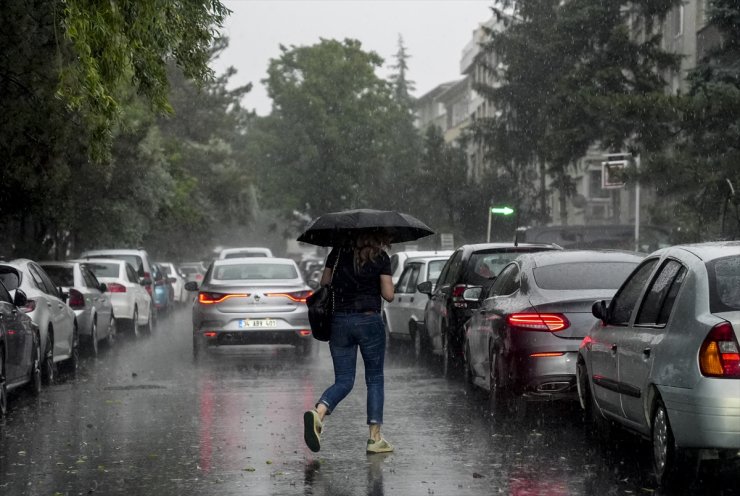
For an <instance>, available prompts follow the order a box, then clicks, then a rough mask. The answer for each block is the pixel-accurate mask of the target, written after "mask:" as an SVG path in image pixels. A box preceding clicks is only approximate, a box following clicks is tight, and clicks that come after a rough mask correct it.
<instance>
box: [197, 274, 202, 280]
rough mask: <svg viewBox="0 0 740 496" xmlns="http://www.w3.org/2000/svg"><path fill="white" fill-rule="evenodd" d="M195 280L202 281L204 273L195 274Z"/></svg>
mask: <svg viewBox="0 0 740 496" xmlns="http://www.w3.org/2000/svg"><path fill="white" fill-rule="evenodd" d="M195 280H196V281H202V280H203V274H195Z"/></svg>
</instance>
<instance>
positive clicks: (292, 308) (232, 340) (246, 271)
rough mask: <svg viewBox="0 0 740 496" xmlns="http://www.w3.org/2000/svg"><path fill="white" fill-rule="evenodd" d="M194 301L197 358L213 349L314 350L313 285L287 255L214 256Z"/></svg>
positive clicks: (196, 288) (192, 286)
mask: <svg viewBox="0 0 740 496" xmlns="http://www.w3.org/2000/svg"><path fill="white" fill-rule="evenodd" d="M185 288H186V289H188V290H189V291H198V296H197V298H196V299H195V302H194V303H193V356H194V357H196V358H197V357H198V356H199V354H200V353H201V351H203V350H205V349H206V348H209V347H214V346H224V345H239V344H242V345H243V344H289V345H294V346H295V347H296V350H297V351H298V352H299V354H308V353H310V350H311V344H312V337H311V327H310V325H309V323H308V307H307V306H306V298H307V297H308V296H310V295H311V289H310V288H309V287H308V286H307V285H306V282H305V281H304V280H303V278H302V277H301V275H300V273H299V271H298V266H297V265H296V263H295V262H294V261H293V260H290V259H287V258H267V257H265V258H231V259H225V260H216V261H215V262H213V265H212V266H211V267H210V269H209V270H208V272H207V273H206V275H205V276H204V278H203V284H202V285H200V286H198V284H197V283H196V282H195V281H191V282H189V283H187V284H186V286H185Z"/></svg>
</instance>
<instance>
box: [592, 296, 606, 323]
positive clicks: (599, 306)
mask: <svg viewBox="0 0 740 496" xmlns="http://www.w3.org/2000/svg"><path fill="white" fill-rule="evenodd" d="M591 313H592V314H593V316H594V317H596V318H597V319H599V320H600V321H601V322H602V323H604V324H607V323H608V322H609V307H608V306H607V305H606V301H605V300H598V301H595V302H594V304H593V305H591Z"/></svg>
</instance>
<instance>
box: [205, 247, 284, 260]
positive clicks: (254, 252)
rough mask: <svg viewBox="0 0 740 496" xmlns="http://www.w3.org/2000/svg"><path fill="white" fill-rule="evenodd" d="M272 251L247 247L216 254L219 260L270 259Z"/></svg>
mask: <svg viewBox="0 0 740 496" xmlns="http://www.w3.org/2000/svg"><path fill="white" fill-rule="evenodd" d="M272 256H273V254H272V251H270V249H269V248H261V247H256V246H248V247H243V248H226V249H225V250H221V253H219V254H218V258H219V260H224V259H226V258H247V257H272Z"/></svg>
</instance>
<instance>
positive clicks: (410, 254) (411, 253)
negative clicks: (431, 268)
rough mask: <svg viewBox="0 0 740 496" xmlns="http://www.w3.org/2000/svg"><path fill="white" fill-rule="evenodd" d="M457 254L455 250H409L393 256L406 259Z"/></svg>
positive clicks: (398, 252)
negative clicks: (401, 256) (402, 256)
mask: <svg viewBox="0 0 740 496" xmlns="http://www.w3.org/2000/svg"><path fill="white" fill-rule="evenodd" d="M453 253H455V250H407V251H397V252H396V253H393V254H392V255H404V256H405V257H406V258H418V257H427V256H435V255H436V256H448V257H449V256H450V255H452V254H453Z"/></svg>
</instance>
